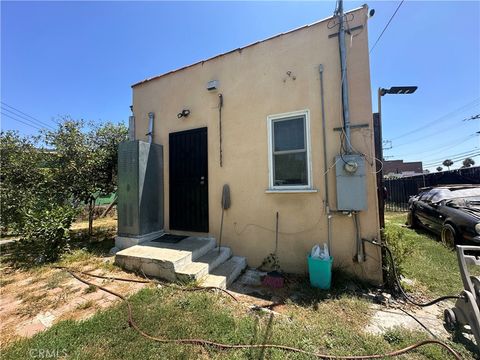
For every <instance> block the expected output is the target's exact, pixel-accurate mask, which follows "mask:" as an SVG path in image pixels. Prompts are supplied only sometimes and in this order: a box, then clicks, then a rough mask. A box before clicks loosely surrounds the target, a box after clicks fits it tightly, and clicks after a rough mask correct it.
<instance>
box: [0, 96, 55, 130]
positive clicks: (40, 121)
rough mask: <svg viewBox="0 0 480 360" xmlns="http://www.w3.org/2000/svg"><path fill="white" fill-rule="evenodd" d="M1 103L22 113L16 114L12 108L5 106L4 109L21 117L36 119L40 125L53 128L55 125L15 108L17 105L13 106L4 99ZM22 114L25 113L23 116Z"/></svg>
mask: <svg viewBox="0 0 480 360" xmlns="http://www.w3.org/2000/svg"><path fill="white" fill-rule="evenodd" d="M0 103H2V104H3V105H4V106H6V107H8V108H10V109H12V110H15V111H16V112H17V113H20V114H21V115H18V114H15V113H14V112H12V111H11V110H8V109H5V107H4V110H6V111H9V112H11V113H13V114H15V115H17V116H18V117H21V118H25V117H27V118H30V119H31V120H30V121H32V120H34V121H36V122H37V123H39V124H40V125H42V126H45V127H48V128H51V129H53V127H52V126H51V125H49V124H47V123H45V122H43V121H42V120H39V119H37V118H35V117H33V116H31V115H28V114H27V113H25V112H23V111H21V110H19V109H17V108H15V107H13V106H11V105H8V104H7V103H5V102H3V101H0ZM22 115H23V116H22Z"/></svg>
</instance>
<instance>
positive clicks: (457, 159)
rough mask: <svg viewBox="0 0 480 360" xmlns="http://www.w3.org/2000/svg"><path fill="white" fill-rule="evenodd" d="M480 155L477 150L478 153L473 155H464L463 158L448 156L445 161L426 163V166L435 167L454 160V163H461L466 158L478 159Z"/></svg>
mask: <svg viewBox="0 0 480 360" xmlns="http://www.w3.org/2000/svg"><path fill="white" fill-rule="evenodd" d="M479 155H480V151H479V150H477V151H476V152H473V153H471V154H468V155H463V156H456V157H454V156H446V157H445V158H444V159H442V160H438V161H433V162H429V163H426V164H425V166H434V165H437V164H441V163H443V162H444V161H445V160H447V159H448V160H452V161H453V162H455V161H461V160H465V159H466V158H472V157H476V156H479Z"/></svg>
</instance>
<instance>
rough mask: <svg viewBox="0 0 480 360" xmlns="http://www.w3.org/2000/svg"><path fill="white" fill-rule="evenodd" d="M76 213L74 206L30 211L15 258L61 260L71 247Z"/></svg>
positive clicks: (33, 261)
mask: <svg viewBox="0 0 480 360" xmlns="http://www.w3.org/2000/svg"><path fill="white" fill-rule="evenodd" d="M75 216H76V211H75V209H74V208H73V207H71V206H69V205H64V206H57V207H54V208H51V209H45V208H40V209H39V210H37V211H34V210H29V212H28V213H27V214H26V216H25V219H26V221H25V227H24V231H23V235H22V238H21V239H20V241H19V242H18V244H17V247H16V249H15V250H16V251H15V260H16V261H17V262H18V263H28V264H32V263H35V264H40V263H45V262H52V261H56V260H58V259H59V257H60V255H61V254H62V253H63V252H65V251H66V250H67V249H68V242H69V240H70V226H71V224H72V222H73V221H74V219H75Z"/></svg>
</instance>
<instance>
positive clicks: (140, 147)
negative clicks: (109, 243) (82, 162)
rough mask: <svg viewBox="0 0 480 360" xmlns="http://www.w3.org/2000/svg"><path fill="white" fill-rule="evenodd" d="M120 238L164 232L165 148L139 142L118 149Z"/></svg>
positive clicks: (132, 142) (124, 143)
mask: <svg viewBox="0 0 480 360" xmlns="http://www.w3.org/2000/svg"><path fill="white" fill-rule="evenodd" d="M117 212H118V235H120V236H134V237H138V236H141V235H145V234H149V233H153V232H157V231H161V230H163V146H162V145H157V144H151V143H147V142H144V141H140V140H135V141H125V142H122V143H120V145H119V147H118V207H117Z"/></svg>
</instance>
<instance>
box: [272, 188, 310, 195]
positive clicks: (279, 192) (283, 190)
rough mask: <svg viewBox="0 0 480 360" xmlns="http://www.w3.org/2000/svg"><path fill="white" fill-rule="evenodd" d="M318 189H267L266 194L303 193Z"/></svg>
mask: <svg viewBox="0 0 480 360" xmlns="http://www.w3.org/2000/svg"><path fill="white" fill-rule="evenodd" d="M316 192H318V190H317V189H267V190H265V193H266V194H301V193H307V194H308V193H316Z"/></svg>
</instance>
